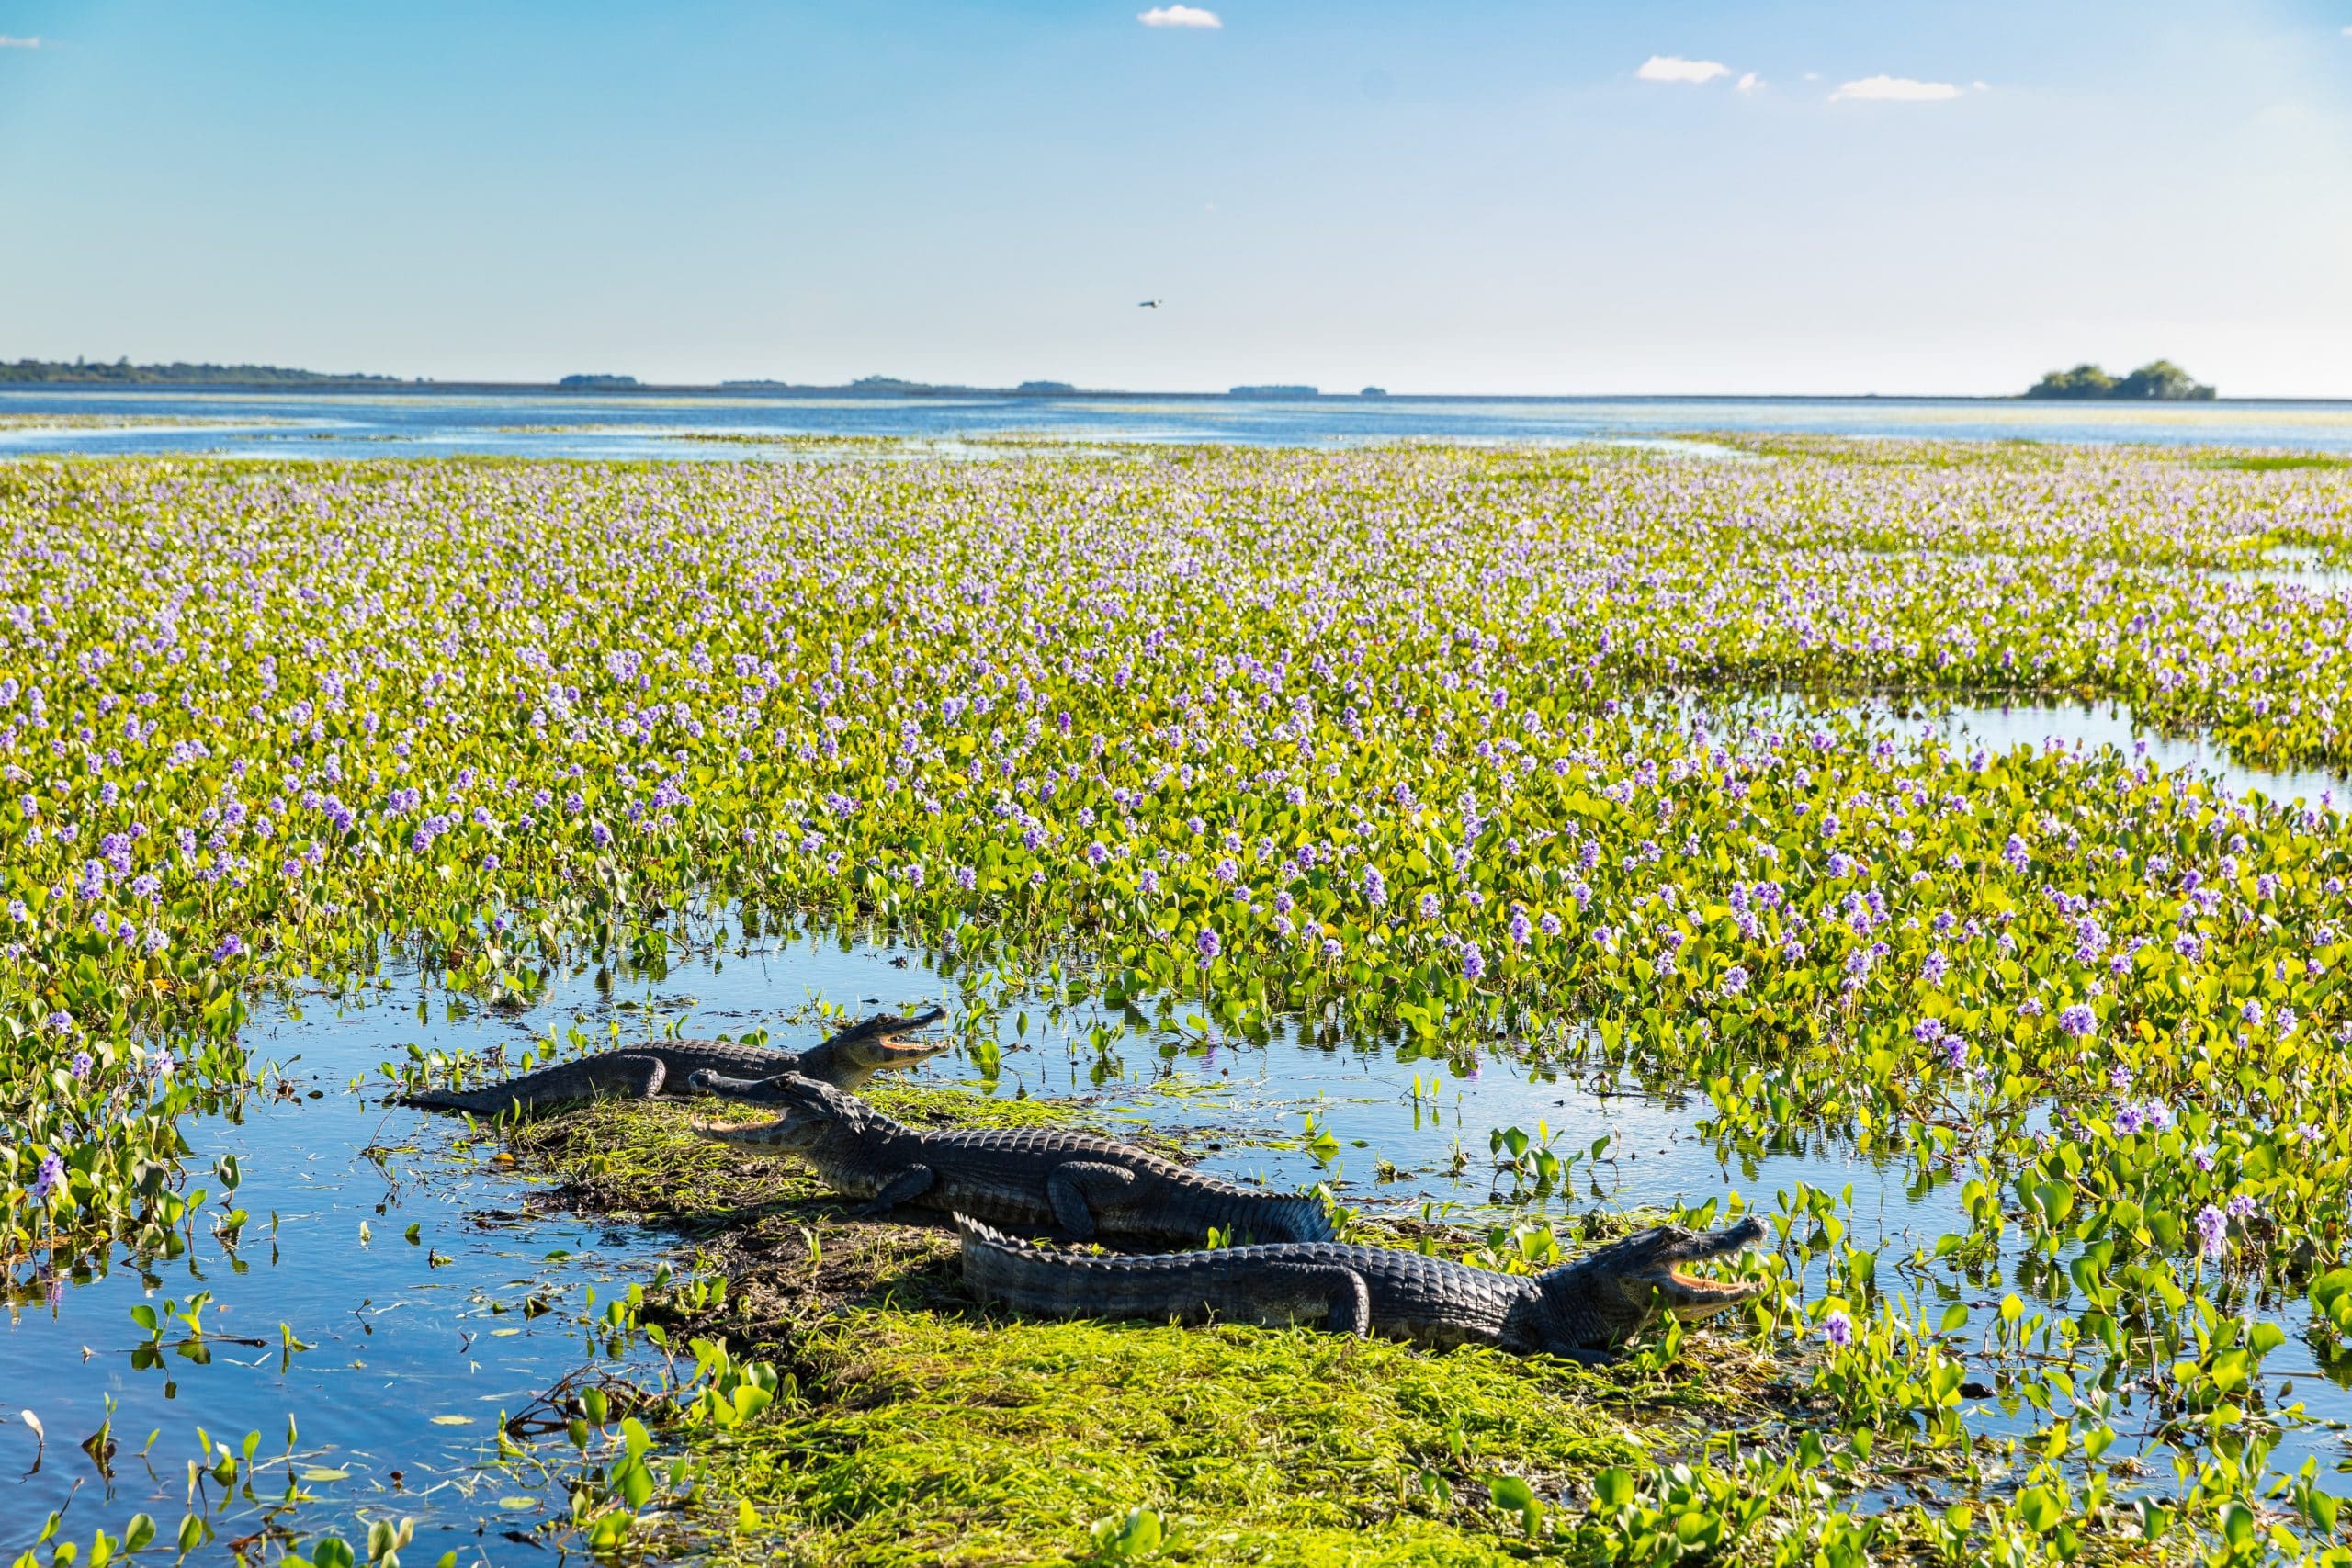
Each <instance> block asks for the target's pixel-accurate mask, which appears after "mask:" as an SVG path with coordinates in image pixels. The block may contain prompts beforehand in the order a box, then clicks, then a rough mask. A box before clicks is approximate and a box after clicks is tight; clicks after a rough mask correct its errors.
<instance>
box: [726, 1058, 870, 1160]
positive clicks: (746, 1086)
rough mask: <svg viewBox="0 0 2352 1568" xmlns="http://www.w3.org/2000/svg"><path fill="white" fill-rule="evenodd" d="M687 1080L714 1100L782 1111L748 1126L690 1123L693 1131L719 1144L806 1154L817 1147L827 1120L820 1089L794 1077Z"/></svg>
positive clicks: (825, 1102)
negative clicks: (692, 1125) (744, 1103)
mask: <svg viewBox="0 0 2352 1568" xmlns="http://www.w3.org/2000/svg"><path fill="white" fill-rule="evenodd" d="M689 1081H690V1082H691V1083H692V1085H693V1087H694V1088H695V1089H699V1090H701V1091H702V1092H703V1093H705V1094H716V1095H720V1096H723V1097H724V1098H726V1099H729V1100H743V1101H745V1102H747V1103H749V1104H752V1105H768V1106H774V1107H776V1108H777V1109H779V1110H781V1111H783V1112H784V1114H783V1115H781V1116H779V1117H777V1118H776V1119H775V1121H773V1122H759V1123H756V1124H753V1125H751V1126H742V1125H735V1126H729V1125H727V1124H726V1123H724V1122H696V1123H695V1132H697V1133H699V1134H702V1135H703V1136H704V1137H706V1138H710V1139H714V1140H716V1141H718V1142H719V1143H723V1144H753V1145H759V1146H761V1147H763V1148H772V1149H786V1150H795V1151H798V1150H806V1149H808V1148H809V1147H810V1146H812V1145H814V1144H815V1143H816V1142H817V1140H818V1138H819V1137H820V1135H822V1134H823V1133H824V1131H825V1128H826V1126H827V1124H828V1123H829V1122H831V1120H832V1114H831V1105H830V1104H829V1096H828V1093H827V1090H826V1089H825V1086H824V1085H822V1084H820V1083H814V1082H811V1081H810V1080H809V1079H808V1078H804V1077H800V1076H799V1075H798V1074H797V1073H778V1074H776V1075H775V1077H766V1078H731V1077H725V1076H724V1075H722V1074H718V1073H707V1072H706V1073H696V1074H695V1075H694V1077H693V1078H692V1079H691V1080H689ZM833 1098H840V1099H847V1098H848V1097H847V1096H837V1097H833ZM853 1103H854V1101H853Z"/></svg>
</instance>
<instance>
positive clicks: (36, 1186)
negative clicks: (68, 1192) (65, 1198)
mask: <svg viewBox="0 0 2352 1568" xmlns="http://www.w3.org/2000/svg"><path fill="white" fill-rule="evenodd" d="M64 1185H65V1162H64V1161H63V1160H62V1159H60V1158H58V1157H57V1156H55V1155H53V1154H51V1155H44V1156H41V1162H40V1171H39V1173H38V1174H36V1175H35V1176H34V1177H33V1201H34V1202H36V1203H46V1202H48V1201H49V1195H50V1194H51V1193H52V1192H54V1191H56V1190H58V1189H59V1188H61V1187H62V1186H64Z"/></svg>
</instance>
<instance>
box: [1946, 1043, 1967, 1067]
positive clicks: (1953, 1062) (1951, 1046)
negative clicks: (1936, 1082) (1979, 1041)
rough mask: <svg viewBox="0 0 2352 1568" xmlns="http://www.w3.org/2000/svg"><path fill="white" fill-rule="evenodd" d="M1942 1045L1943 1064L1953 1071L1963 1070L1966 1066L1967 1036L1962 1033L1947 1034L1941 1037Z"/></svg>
mask: <svg viewBox="0 0 2352 1568" xmlns="http://www.w3.org/2000/svg"><path fill="white" fill-rule="evenodd" d="M1943 1046H1944V1064H1945V1065H1946V1066H1949V1067H1951V1070H1952V1071H1954V1072H1961V1071H1963V1070H1965V1069H1966V1067H1967V1066H1968V1037H1967V1036H1966V1035H1962V1034H1947V1035H1945V1036H1944V1039H1943Z"/></svg>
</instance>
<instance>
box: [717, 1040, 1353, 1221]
mask: <svg viewBox="0 0 2352 1568" xmlns="http://www.w3.org/2000/svg"><path fill="white" fill-rule="evenodd" d="M695 1087H696V1088H698V1089H708V1090H709V1091H711V1092H713V1093H716V1094H722V1095H726V1096H728V1097H729V1098H730V1099H736V1100H748V1101H751V1102H752V1103H755V1104H762V1105H769V1106H774V1107H776V1108H777V1109H779V1110H781V1111H783V1115H782V1116H780V1117H779V1118H778V1119H777V1120H775V1122H769V1123H767V1124H765V1125H761V1126H749V1127H719V1126H707V1127H704V1128H702V1129H701V1131H702V1132H703V1134H705V1135H706V1136H707V1137H712V1138H718V1139H720V1140H723V1141H725V1142H727V1143H731V1144H747V1145H753V1146H756V1147H763V1148H772V1149H780V1150H783V1151H786V1152H788V1153H792V1154H797V1155H798V1156H801V1157H802V1158H803V1159H805V1160H807V1161H808V1162H809V1165H810V1166H812V1167H814V1168H815V1169H816V1172H817V1174H818V1176H819V1177H820V1178H821V1179H823V1180H824V1182H825V1184H826V1185H827V1186H829V1187H831V1188H832V1189H833V1190H835V1191H836V1192H840V1193H842V1194H843V1195H844V1196H846V1197H851V1198H857V1199H863V1200H865V1202H864V1205H863V1207H862V1208H860V1209H859V1210H857V1211H856V1212H857V1213H860V1214H864V1215H869V1216H870V1215H876V1214H886V1213H889V1212H890V1211H891V1210H893V1209H896V1208H899V1207H902V1206H903V1207H910V1208H916V1209H925V1210H929V1211H931V1212H933V1213H940V1214H949V1213H965V1214H971V1215H976V1216H978V1217H981V1218H984V1219H986V1220H988V1221H989V1223H991V1224H1000V1225H1005V1226H1009V1227H1012V1228H1015V1229H1021V1230H1028V1231H1047V1230H1050V1231H1056V1232H1058V1233H1059V1234H1061V1235H1066V1236H1069V1237H1070V1238H1072V1239H1075V1240H1086V1239H1089V1238H1091V1237H1093V1236H1095V1235H1124V1236H1138V1237H1147V1238H1150V1239H1154V1240H1165V1241H1178V1242H1192V1243H1198V1242H1201V1241H1204V1240H1206V1239H1207V1236H1208V1233H1209V1231H1210V1229H1211V1228H1212V1227H1214V1228H1216V1229H1217V1230H1220V1231H1223V1232H1225V1233H1226V1234H1227V1235H1232V1236H1236V1237H1243V1236H1248V1237H1254V1238H1256V1239H1260V1240H1296V1241H1315V1240H1328V1239H1329V1237H1330V1235H1331V1222H1330V1218H1329V1215H1328V1214H1327V1213H1325V1212H1324V1208H1323V1201H1322V1200H1321V1199H1320V1198H1317V1197H1315V1196H1312V1195H1311V1194H1300V1193H1293V1194H1283V1193H1273V1192H1262V1191H1259V1190H1255V1189H1252V1188H1248V1187H1238V1186H1236V1185H1234V1184H1233V1183H1232V1182H1229V1181H1220V1180H1218V1179H1216V1178H1215V1177H1211V1176H1203V1175H1202V1174H1201V1173H1200V1172H1198V1171H1196V1170H1188V1169H1186V1168H1184V1167H1182V1166H1181V1165H1178V1164H1176V1163H1175V1162H1174V1161H1173V1160H1165V1159H1161V1158H1160V1157H1159V1156H1157V1155H1151V1154H1146V1153H1145V1152H1144V1151H1143V1150H1141V1149H1137V1148H1131V1147H1129V1146H1128V1145H1125V1144H1117V1143H1113V1142H1112V1141H1111V1140H1110V1139H1108V1138H1096V1137H1091V1136H1089V1135H1087V1134H1083V1133H1071V1132H1066V1131H1063V1130H1061V1129H1058V1128H1023V1129H1020V1130H1017V1131H995V1132H933V1131H930V1130H927V1129H924V1128H920V1127H910V1126H908V1125H906V1124H905V1123H904V1122H895V1121H893V1120H891V1119H890V1118H889V1117H888V1116H885V1115H884V1114H883V1113H882V1112H881V1111H876V1109H875V1108H874V1107H872V1106H871V1105H868V1104H866V1103H865V1101H864V1100H859V1099H857V1098H856V1097H855V1096H854V1095H847V1094H842V1093H841V1092H839V1091H838V1090H836V1089H831V1088H829V1087H828V1086H826V1085H824V1084H820V1083H815V1082H812V1081H810V1080H809V1079H808V1078H806V1077H797V1076H788V1075H787V1076H779V1077H770V1078H768V1079H765V1080H764V1081H762V1082H756V1083H754V1082H746V1081H741V1080H729V1079H727V1078H725V1077H718V1076H716V1075H713V1074H708V1073H703V1074H697V1075H696V1076H695Z"/></svg>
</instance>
